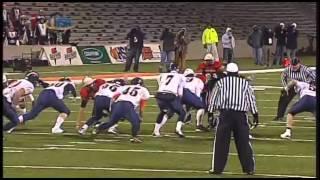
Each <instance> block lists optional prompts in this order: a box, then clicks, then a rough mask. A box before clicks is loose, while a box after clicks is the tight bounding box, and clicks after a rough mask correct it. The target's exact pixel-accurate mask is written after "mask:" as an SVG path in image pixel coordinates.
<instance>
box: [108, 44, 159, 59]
mask: <svg viewBox="0 0 320 180" xmlns="http://www.w3.org/2000/svg"><path fill="white" fill-rule="evenodd" d="M105 48H106V50H107V52H108V55H109V57H110V60H111V62H112V63H113V64H119V63H125V62H126V59H127V44H116V45H106V46H105ZM160 58H161V56H160V48H159V44H144V47H143V49H142V53H141V56H140V59H139V61H140V62H160ZM133 62H134V61H133Z"/></svg>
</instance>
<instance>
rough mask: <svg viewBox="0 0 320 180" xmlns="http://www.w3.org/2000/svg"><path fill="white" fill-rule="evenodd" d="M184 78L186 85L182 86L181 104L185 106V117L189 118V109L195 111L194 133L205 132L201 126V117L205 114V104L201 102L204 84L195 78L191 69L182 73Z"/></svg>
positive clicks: (205, 129)
mask: <svg viewBox="0 0 320 180" xmlns="http://www.w3.org/2000/svg"><path fill="white" fill-rule="evenodd" d="M184 76H185V77H186V83H185V86H184V91H183V96H182V103H183V104H184V105H185V106H186V110H187V116H188V115H190V116H191V112H190V110H191V108H195V109H197V115H196V120H197V122H196V131H197V132H200V131H207V128H205V127H204V126H203V121H202V119H203V116H204V113H205V103H204V102H203V101H202V98H201V92H202V90H203V88H204V83H203V81H202V80H201V79H200V78H197V77H195V74H194V71H193V70H192V69H186V70H185V71H184Z"/></svg>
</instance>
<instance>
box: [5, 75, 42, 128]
mask: <svg viewBox="0 0 320 180" xmlns="http://www.w3.org/2000/svg"><path fill="white" fill-rule="evenodd" d="M38 80H39V75H38V74H37V73H29V74H27V76H26V78H25V79H19V80H17V81H14V82H12V83H10V84H9V85H8V86H7V87H6V88H5V89H3V96H4V98H3V115H4V116H5V117H7V118H8V119H9V120H10V122H8V123H7V124H6V125H5V126H4V127H3V130H4V131H7V132H8V133H11V132H12V131H13V130H14V129H15V127H16V126H17V125H18V124H19V119H18V114H17V112H16V110H15V107H17V106H19V102H20V101H21V99H23V98H24V97H25V96H29V95H30V94H32V93H33V91H34V88H35V86H36V84H37V82H38Z"/></svg>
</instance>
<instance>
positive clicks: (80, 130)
mask: <svg viewBox="0 0 320 180" xmlns="http://www.w3.org/2000/svg"><path fill="white" fill-rule="evenodd" d="M78 133H79V134H80V135H85V134H86V130H85V129H84V128H80V129H79V131H78Z"/></svg>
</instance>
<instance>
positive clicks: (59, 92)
mask: <svg viewBox="0 0 320 180" xmlns="http://www.w3.org/2000/svg"><path fill="white" fill-rule="evenodd" d="M67 85H72V86H73V88H74V89H75V88H76V85H75V84H74V82H68V81H61V82H57V83H53V84H51V85H50V86H49V87H47V88H46V89H52V90H54V92H55V93H56V96H57V98H58V99H63V96H64V95H63V93H64V90H65V87H66V86H67Z"/></svg>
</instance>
